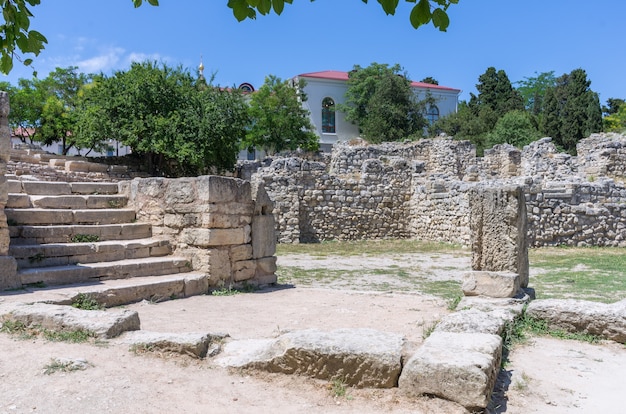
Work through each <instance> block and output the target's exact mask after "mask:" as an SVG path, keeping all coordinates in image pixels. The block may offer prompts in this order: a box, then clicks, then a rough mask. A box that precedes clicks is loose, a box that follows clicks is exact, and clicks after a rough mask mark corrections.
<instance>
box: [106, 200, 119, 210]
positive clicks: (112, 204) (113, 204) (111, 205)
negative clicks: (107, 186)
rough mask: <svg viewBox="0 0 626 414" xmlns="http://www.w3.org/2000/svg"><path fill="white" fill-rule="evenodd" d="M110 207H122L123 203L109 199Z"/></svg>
mask: <svg viewBox="0 0 626 414" xmlns="http://www.w3.org/2000/svg"><path fill="white" fill-rule="evenodd" d="M107 204H108V205H109V208H120V206H121V204H120V201H119V200H109V201H108V202H107Z"/></svg>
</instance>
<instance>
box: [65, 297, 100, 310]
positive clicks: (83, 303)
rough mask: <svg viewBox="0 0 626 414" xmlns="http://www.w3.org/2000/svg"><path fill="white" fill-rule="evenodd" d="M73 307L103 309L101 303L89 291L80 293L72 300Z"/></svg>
mask: <svg viewBox="0 0 626 414" xmlns="http://www.w3.org/2000/svg"><path fill="white" fill-rule="evenodd" d="M72 307H74V308H77V309H82V310H102V309H104V306H103V305H101V304H100V303H99V302H98V301H97V300H96V299H95V298H94V297H93V296H92V295H90V294H88V293H79V294H78V295H76V297H75V298H74V300H73V301H72Z"/></svg>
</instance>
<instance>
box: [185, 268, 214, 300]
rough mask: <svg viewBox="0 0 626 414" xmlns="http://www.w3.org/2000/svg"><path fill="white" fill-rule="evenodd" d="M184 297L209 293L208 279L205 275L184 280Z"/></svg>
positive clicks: (196, 275)
mask: <svg viewBox="0 0 626 414" xmlns="http://www.w3.org/2000/svg"><path fill="white" fill-rule="evenodd" d="M184 289H185V290H184V292H185V297H190V296H196V295H204V294H206V293H207V292H208V291H209V278H208V277H207V276H206V275H205V274H195V275H193V276H189V277H186V278H185V288H184Z"/></svg>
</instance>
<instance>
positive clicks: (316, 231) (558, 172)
mask: <svg viewBox="0 0 626 414" xmlns="http://www.w3.org/2000/svg"><path fill="white" fill-rule="evenodd" d="M578 153H579V155H578V156H571V155H568V154H564V153H560V152H558V151H557V149H556V147H555V146H554V144H553V143H552V140H551V139H550V138H542V139H540V140H538V141H535V142H533V143H532V144H530V145H528V146H526V147H524V149H523V150H520V149H517V148H515V147H513V146H511V145H508V144H503V145H497V146H495V147H494V148H492V149H490V150H487V151H485V156H484V157H476V151H475V148H474V146H473V145H471V144H470V143H469V142H467V141H456V140H452V139H450V138H448V137H445V136H443V137H439V138H436V139H427V140H420V141H417V142H410V143H404V144H392V143H385V144H381V145H367V144H364V143H362V142H356V143H351V144H341V145H337V146H336V147H335V148H334V149H333V152H332V154H331V156H330V159H328V160H326V161H310V160H306V159H302V158H295V157H290V158H278V159H274V160H273V161H272V162H271V163H270V164H269V165H266V166H260V167H259V169H258V170H257V172H256V173H253V174H250V175H251V177H252V178H251V179H252V180H253V181H254V182H261V183H263V184H264V186H265V187H266V189H267V192H268V194H269V195H270V198H271V199H272V200H273V201H274V202H275V210H274V214H275V217H276V223H277V231H278V241H279V242H281V243H294V242H295V243H297V242H315V241H321V240H356V239H363V238H369V239H376V238H416V239H421V240H428V241H441V242H452V243H458V244H463V245H470V243H471V229H470V217H471V208H470V194H471V193H472V191H475V190H474V189H476V188H499V187H503V186H504V187H507V186H519V187H521V188H522V191H523V194H524V198H525V201H526V211H527V219H528V233H527V236H528V243H529V246H548V245H572V246H626V187H625V186H624V178H625V175H624V174H625V171H626V136H624V135H618V134H594V135H592V136H591V137H589V138H587V139H584V140H582V141H581V142H580V143H579V145H578Z"/></svg>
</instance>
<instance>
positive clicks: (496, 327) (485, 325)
mask: <svg viewBox="0 0 626 414" xmlns="http://www.w3.org/2000/svg"><path fill="white" fill-rule="evenodd" d="M520 313H521V309H517V308H515V307H512V308H504V307H501V308H495V309H491V310H488V311H483V310H480V309H475V308H474V309H462V310H460V311H457V312H454V313H451V314H449V315H446V316H445V317H443V318H442V319H441V320H440V321H439V323H437V326H436V327H435V332H456V333H463V332H465V333H485V334H492V335H500V334H501V333H502V331H503V330H504V327H505V325H506V324H507V323H511V322H513V320H514V319H515V318H516V317H517V316H519V315H520Z"/></svg>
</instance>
